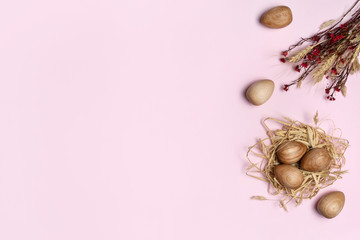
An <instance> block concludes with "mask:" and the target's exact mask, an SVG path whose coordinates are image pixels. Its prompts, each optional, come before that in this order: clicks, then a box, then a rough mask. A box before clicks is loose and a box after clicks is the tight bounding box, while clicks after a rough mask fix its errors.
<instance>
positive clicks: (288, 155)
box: [276, 141, 307, 164]
mask: <svg viewBox="0 0 360 240" xmlns="http://www.w3.org/2000/svg"><path fill="white" fill-rule="evenodd" d="M306 151H307V147H306V145H305V144H303V143H301V142H297V141H289V142H284V143H281V144H280V145H279V146H278V147H277V149H276V156H277V158H278V160H279V161H280V162H281V163H285V164H293V163H296V162H297V161H299V160H300V159H301V157H302V156H304V154H305V153H306Z"/></svg>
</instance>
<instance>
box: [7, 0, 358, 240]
mask: <svg viewBox="0 0 360 240" xmlns="http://www.w3.org/2000/svg"><path fill="white" fill-rule="evenodd" d="M353 2H354V1H353V0H344V1H335V0H332V1H329V0H318V1H313V0H303V1H290V0H284V1H275V0H274V1H263V0H251V1H239V0H236V1H235V0H172V1H168V0H152V1H151V0H61V1H60V0H52V1H49V0H11V1H10V0H1V2H0V34H1V37H0V239H4V240H48V239H49V240H64V239H67V240H73V239H74V240H78V239H86V240H93V239H106V240H113V239H114V240H115V239H124V240H184V239H187V240H199V239H206V240H215V239H216V240H217V239H226V240H238V239H264V238H266V239H290V237H291V239H305V238H307V239H312V237H314V236H316V238H318V237H319V236H321V239H338V238H341V239H357V237H358V235H359V234H360V228H359V226H358V223H357V220H358V216H359V215H360V209H359V207H358V206H359V205H358V204H359V202H360V188H359V177H358V172H357V171H358V169H360V164H359V159H358V158H359V157H358V156H359V155H360V148H359V147H358V145H359V144H360V140H359V136H360V129H359V127H358V126H359V124H358V120H359V117H360V110H359V102H360V94H359V89H360V81H359V80H358V79H356V78H358V77H359V76H352V77H351V78H349V81H348V97H347V98H343V97H341V96H340V95H339V96H338V97H337V100H336V101H335V102H328V101H325V100H324V99H323V93H324V90H323V86H321V84H320V85H319V86H316V87H314V88H311V84H310V83H307V84H304V87H303V88H302V89H301V90H297V89H292V90H290V91H289V92H287V93H285V92H282V91H281V90H280V88H281V84H282V83H284V82H286V81H290V80H292V79H294V78H295V77H296V76H297V73H295V72H294V71H292V70H291V69H290V67H289V66H287V65H284V64H282V63H280V62H279V60H278V57H279V56H278V54H279V52H280V51H282V50H284V49H286V48H287V47H288V46H289V45H290V44H293V43H295V42H296V41H297V40H298V39H299V38H300V37H306V36H309V35H310V34H312V33H315V32H316V31H317V28H318V26H319V25H320V24H321V23H322V22H324V21H326V20H329V19H332V18H336V17H339V16H341V15H342V14H343V13H344V12H345V11H346V10H347V9H348V8H349V7H350V6H351V5H352V3H353ZM282 4H284V5H287V6H289V7H290V8H291V9H292V11H293V15H294V21H293V23H292V24H291V25H290V26H288V27H286V28H283V29H278V30H274V29H267V28H265V27H263V26H261V25H260V24H259V23H258V18H259V16H260V15H261V13H262V12H263V11H265V10H266V9H268V8H269V7H273V6H276V5H282ZM264 78H269V79H273V80H274V81H275V83H276V89H275V92H274V94H273V97H272V98H271V99H270V100H269V101H268V102H267V103H266V104H264V105H263V106H260V107H255V106H251V105H250V104H248V103H247V102H246V100H245V99H244V97H243V91H244V89H245V88H246V87H247V86H248V85H249V83H251V82H253V81H255V80H259V79H264ZM316 110H319V114H320V118H330V119H332V120H334V122H335V124H336V126H337V127H339V128H341V129H342V131H343V136H344V137H346V138H347V139H349V140H350V143H351V147H350V148H349V149H348V151H347V153H346V157H347V164H346V169H349V174H346V175H345V176H344V178H343V179H342V180H339V181H337V182H336V183H335V184H334V185H333V186H331V187H329V188H328V189H327V190H342V191H344V192H345V194H346V205H345V207H344V210H343V212H341V214H340V215H339V216H338V217H337V218H335V219H332V220H327V219H325V218H322V217H320V216H319V215H318V214H317V213H316V212H315V210H314V205H315V202H316V200H317V199H318V197H319V195H318V196H317V197H316V198H315V199H313V200H311V201H309V200H308V201H305V202H304V204H303V205H301V206H300V207H297V208H295V207H290V212H289V213H285V212H284V211H283V210H281V209H280V208H279V207H278V205H277V204H276V203H275V202H259V201H254V200H250V196H252V195H263V196H268V197H269V195H268V194H267V188H266V185H265V184H264V183H262V182H260V181H257V180H255V179H252V178H250V177H247V176H246V175H245V169H246V167H247V166H248V163H247V160H246V157H245V155H246V151H247V148H248V146H250V145H252V144H254V143H255V140H256V139H257V138H259V137H265V131H264V129H263V127H262V126H261V120H262V119H264V118H265V117H268V116H271V117H281V116H287V117H291V118H293V119H297V120H300V121H304V122H307V123H311V119H312V116H313V115H314V114H315V112H316Z"/></svg>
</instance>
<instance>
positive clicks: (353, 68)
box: [350, 58, 360, 74]
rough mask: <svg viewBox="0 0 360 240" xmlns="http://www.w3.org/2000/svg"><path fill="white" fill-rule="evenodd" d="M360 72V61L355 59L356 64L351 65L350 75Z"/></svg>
mask: <svg viewBox="0 0 360 240" xmlns="http://www.w3.org/2000/svg"><path fill="white" fill-rule="evenodd" d="M359 70H360V63H359V59H358V58H355V60H354V62H353V63H352V65H351V69H350V74H354V73H356V72H358V71H359Z"/></svg>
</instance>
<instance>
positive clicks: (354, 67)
mask: <svg viewBox="0 0 360 240" xmlns="http://www.w3.org/2000/svg"><path fill="white" fill-rule="evenodd" d="M359 1H360V0H357V1H356V2H355V3H354V5H353V6H352V7H351V8H350V9H349V10H348V11H347V12H346V13H345V14H344V15H343V16H342V18H341V19H340V20H338V21H337V22H335V21H328V22H326V23H324V24H323V25H322V28H325V30H322V31H320V32H318V33H317V34H315V35H313V36H311V37H309V38H302V39H301V40H300V41H299V42H297V43H296V44H294V45H291V46H290V47H289V48H288V49H287V50H286V51H283V52H282V58H280V61H281V62H283V63H285V62H290V63H295V64H296V65H295V67H294V69H295V70H296V71H298V72H300V73H301V75H300V77H299V78H297V79H296V80H294V81H292V82H290V83H289V84H285V85H284V87H283V89H284V90H285V91H288V90H289V88H290V87H291V86H293V85H297V87H300V86H301V84H302V82H303V81H304V79H306V78H307V77H308V76H309V75H310V74H311V76H312V78H313V80H314V84H316V83H319V82H321V81H322V79H323V78H324V77H325V78H326V79H328V80H329V82H330V83H329V85H328V87H326V89H325V93H326V95H327V96H326V98H327V99H328V100H330V101H334V100H335V94H336V92H341V93H342V94H343V95H344V96H346V85H345V84H346V81H347V79H348V76H349V75H350V74H353V73H355V72H357V71H359V70H360V63H359V61H358V55H359V52H360V9H358V10H356V11H355V12H354V13H353V14H352V16H351V17H350V19H349V20H347V21H346V22H345V23H342V21H343V19H344V18H345V16H347V15H348V14H349V13H350V12H351V11H352V10H353V9H354V7H355V6H356V5H357V4H358V3H359ZM334 22H335V23H334ZM305 43H307V44H308V46H307V47H306V48H304V49H302V50H300V51H298V52H296V53H295V54H292V52H293V50H295V49H297V48H298V47H300V46H302V45H303V44H305Z"/></svg>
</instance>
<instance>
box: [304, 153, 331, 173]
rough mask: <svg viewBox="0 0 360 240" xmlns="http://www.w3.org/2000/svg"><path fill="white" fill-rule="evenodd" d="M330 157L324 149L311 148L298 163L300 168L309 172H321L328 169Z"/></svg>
mask: <svg viewBox="0 0 360 240" xmlns="http://www.w3.org/2000/svg"><path fill="white" fill-rule="evenodd" d="M330 162H331V157H330V155H329V153H328V151H327V150H326V149H324V148H313V149H311V150H310V151H308V152H307V153H306V154H305V155H304V156H303V158H302V159H301V162H300V168H301V169H303V170H305V171H309V172H321V171H322V170H325V169H326V168H327V167H329V165H330Z"/></svg>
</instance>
